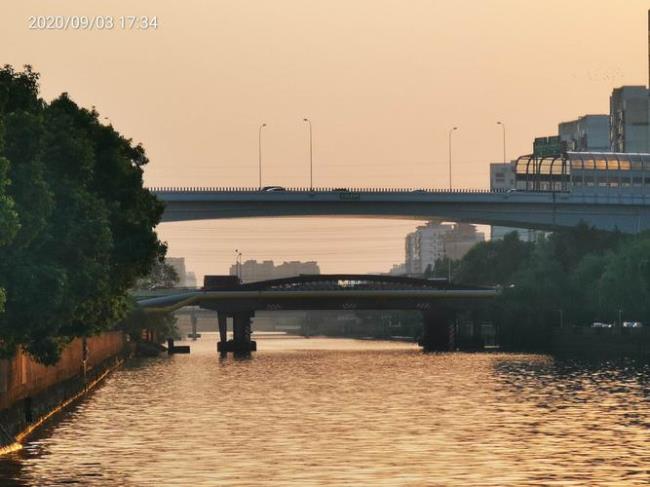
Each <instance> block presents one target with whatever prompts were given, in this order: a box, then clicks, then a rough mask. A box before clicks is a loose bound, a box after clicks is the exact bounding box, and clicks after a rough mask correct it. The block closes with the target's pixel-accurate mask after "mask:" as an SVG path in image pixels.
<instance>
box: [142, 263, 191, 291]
mask: <svg viewBox="0 0 650 487" xmlns="http://www.w3.org/2000/svg"><path fill="white" fill-rule="evenodd" d="M179 280H180V278H179V276H178V272H176V269H174V267H173V266H171V265H170V264H168V263H167V262H165V261H164V260H163V261H156V263H155V264H154V266H153V267H152V269H151V272H149V274H148V275H147V276H145V277H144V278H142V279H139V280H138V282H137V284H136V286H135V287H136V289H148V290H150V289H157V288H170V287H174V286H176V284H178V281H179Z"/></svg>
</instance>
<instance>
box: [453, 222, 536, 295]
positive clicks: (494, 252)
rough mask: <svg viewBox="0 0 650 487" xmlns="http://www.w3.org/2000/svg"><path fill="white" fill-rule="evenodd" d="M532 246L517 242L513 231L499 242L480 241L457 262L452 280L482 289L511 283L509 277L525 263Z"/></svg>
mask: <svg viewBox="0 0 650 487" xmlns="http://www.w3.org/2000/svg"><path fill="white" fill-rule="evenodd" d="M534 247H535V245H534V244H533V243H531V242H524V241H522V240H520V239H519V234H518V233H517V232H511V233H509V234H507V235H505V236H504V237H503V239H501V240H490V241H488V242H480V243H478V244H476V245H475V246H474V247H472V248H471V249H470V250H469V252H467V254H465V256H464V257H463V258H462V259H461V261H460V264H459V266H458V269H457V270H456V272H455V273H454V280H455V281H456V282H460V283H463V284H475V285H485V286H493V285H497V284H500V285H507V284H511V280H512V276H513V274H514V273H515V272H517V270H518V269H519V268H520V267H521V266H522V265H524V263H525V262H527V261H528V260H529V258H530V256H531V255H532V252H533V249H534Z"/></svg>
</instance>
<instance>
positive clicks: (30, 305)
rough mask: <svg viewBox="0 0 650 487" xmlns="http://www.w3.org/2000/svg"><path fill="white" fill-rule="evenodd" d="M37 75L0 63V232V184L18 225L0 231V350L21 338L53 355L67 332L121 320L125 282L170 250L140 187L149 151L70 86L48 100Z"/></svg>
mask: <svg viewBox="0 0 650 487" xmlns="http://www.w3.org/2000/svg"><path fill="white" fill-rule="evenodd" d="M38 79H39V77H38V74H37V73H34V72H33V71H32V70H31V69H30V68H29V67H26V69H25V70H24V71H20V72H17V71H15V70H14V69H13V68H11V67H10V66H5V67H4V68H2V69H0V121H1V123H2V127H3V129H4V130H3V135H4V144H3V145H0V158H2V159H0V228H1V226H2V224H3V222H4V221H6V218H4V219H3V217H2V215H3V214H2V212H1V211H2V201H3V200H2V199H1V198H2V190H3V187H4V188H5V190H6V191H7V192H8V196H9V197H11V198H12V199H13V202H14V204H13V210H12V211H13V213H14V214H15V215H16V218H17V221H18V222H19V224H20V225H19V228H17V231H15V235H13V238H12V240H11V242H2V241H1V240H2V238H1V237H0V245H2V247H0V252H1V253H0V287H4V288H5V290H6V304H5V313H4V314H2V315H0V352H2V353H4V354H9V353H12V352H13V350H14V349H15V347H16V346H17V345H22V346H23V347H25V349H26V350H27V351H29V352H30V353H31V354H32V355H34V357H35V358H36V359H38V360H40V361H42V362H43V363H53V362H55V361H56V360H57V359H58V356H59V352H60V349H61V347H62V346H63V345H64V344H65V343H67V342H68V341H69V340H71V339H72V338H74V337H78V336H86V335H91V334H94V333H97V332H100V331H102V330H105V329H107V328H109V327H111V326H112V325H114V324H115V323H116V322H117V321H119V320H120V319H121V318H123V317H124V315H125V313H126V311H127V308H128V302H129V301H128V298H127V291H128V289H129V288H131V287H132V286H133V285H134V284H135V282H136V280H137V279H138V278H140V277H142V276H144V275H146V274H148V272H149V270H150V269H151V267H152V266H153V265H154V263H155V262H156V261H158V260H160V259H162V257H163V256H164V253H165V250H166V248H165V246H164V244H162V243H161V242H160V241H159V240H158V237H157V235H156V233H155V231H154V228H155V226H156V225H157V223H158V222H159V221H160V217H161V215H162V211H163V206H162V204H161V203H160V202H159V201H158V200H156V198H155V197H154V196H153V195H152V194H151V193H150V192H149V191H147V190H146V189H144V187H143V179H142V175H143V170H142V167H143V166H144V165H145V164H146V163H147V162H148V160H147V158H146V155H145V152H144V149H143V148H142V147H141V146H139V145H133V143H132V141H131V140H130V139H126V138H124V137H123V136H122V135H120V134H119V133H118V132H117V131H115V130H114V129H113V127H112V126H105V125H102V124H101V123H100V122H99V116H98V113H97V112H96V111H95V110H94V109H93V110H87V109H84V108H80V107H79V106H77V105H76V104H75V103H74V102H73V101H72V100H71V99H70V97H69V96H68V95H67V94H65V93H64V94H62V95H61V96H59V97H58V98H56V99H55V100H53V101H52V102H50V103H46V102H44V101H43V100H41V99H40V98H39V96H38V92H39V87H38ZM2 161H5V162H4V163H3V162H2ZM3 167H4V172H5V173H6V175H7V177H8V178H9V180H10V181H11V185H10V186H6V183H5V185H4V186H3V184H2V181H3V180H2V174H3ZM5 206H6V205H5ZM9 208H10V209H11V205H9ZM13 226H14V227H15V225H13ZM3 234H4V233H0V235H3Z"/></svg>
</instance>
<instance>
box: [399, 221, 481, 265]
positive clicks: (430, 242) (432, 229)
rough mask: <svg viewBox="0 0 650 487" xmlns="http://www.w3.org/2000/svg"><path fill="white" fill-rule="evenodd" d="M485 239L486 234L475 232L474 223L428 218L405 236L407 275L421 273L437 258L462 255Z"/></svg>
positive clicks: (452, 257) (457, 257)
mask: <svg viewBox="0 0 650 487" xmlns="http://www.w3.org/2000/svg"><path fill="white" fill-rule="evenodd" d="M484 240H485V235H484V234H483V233H479V232H477V231H476V227H474V225H468V224H464V223H455V224H452V223H439V222H428V223H427V224H426V225H421V226H419V227H417V229H416V230H415V232H412V233H409V234H408V235H407V236H406V241H405V250H406V261H405V271H406V273H407V274H409V275H421V274H424V272H425V271H426V270H427V268H429V267H430V268H431V269H433V267H434V266H435V264H436V261H437V260H440V259H443V258H445V257H449V258H451V259H453V260H457V259H461V258H462V257H463V256H464V255H465V254H466V253H467V252H468V251H469V249H470V248H472V247H473V246H474V245H475V244H477V243H478V242H482V241H484Z"/></svg>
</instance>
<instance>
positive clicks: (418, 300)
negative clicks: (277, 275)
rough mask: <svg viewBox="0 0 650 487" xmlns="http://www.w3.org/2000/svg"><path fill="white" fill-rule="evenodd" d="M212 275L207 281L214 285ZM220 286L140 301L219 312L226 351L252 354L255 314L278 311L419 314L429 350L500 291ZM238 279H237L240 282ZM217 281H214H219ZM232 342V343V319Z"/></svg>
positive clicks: (338, 277)
mask: <svg viewBox="0 0 650 487" xmlns="http://www.w3.org/2000/svg"><path fill="white" fill-rule="evenodd" d="M210 277H214V276H207V278H206V282H210ZM218 277H223V279H222V280H221V283H222V284H221V285H216V286H206V287H204V288H202V289H201V290H196V291H185V292H181V293H173V294H169V295H166V296H158V297H153V298H144V299H140V300H138V301H137V303H138V305H139V306H140V307H141V308H144V309H145V311H147V312H153V313H155V312H170V311H174V310H176V309H179V308H182V307H184V306H200V307H201V308H204V309H210V310H214V311H216V312H217V315H218V321H219V336H220V341H219V345H218V349H219V350H220V351H222V352H227V351H234V352H250V351H254V350H255V349H256V344H255V342H254V341H252V340H251V338H250V336H251V332H252V331H251V319H252V317H253V316H254V315H255V311H257V310H264V311H279V310H348V311H349V310H387V309H392V310H395V309H398V310H418V311H420V312H421V313H422V316H423V320H424V334H423V336H422V339H421V340H420V344H421V345H422V346H423V348H424V349H425V350H449V349H450V347H451V346H452V345H453V344H452V343H451V341H450V331H449V327H450V323H451V322H452V319H453V317H454V316H455V314H456V313H457V312H458V311H460V310H466V309H470V308H472V307H475V306H476V305H477V303H480V302H482V301H485V300H489V299H491V298H494V297H496V296H497V293H498V290H497V289H495V288H485V287H470V286H458V285H451V284H449V283H448V282H447V280H446V279H435V280H428V279H415V278H409V277H401V276H400V277H398V276H381V275H362V274H320V275H300V276H297V277H291V278H285V279H273V280H268V281H258V282H252V283H246V284H241V283H239V282H234V281H233V280H232V277H231V276H218ZM235 279H236V278H235ZM214 280H215V279H212V281H214ZM229 317H230V318H232V322H233V339H232V340H227V324H228V318H229Z"/></svg>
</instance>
